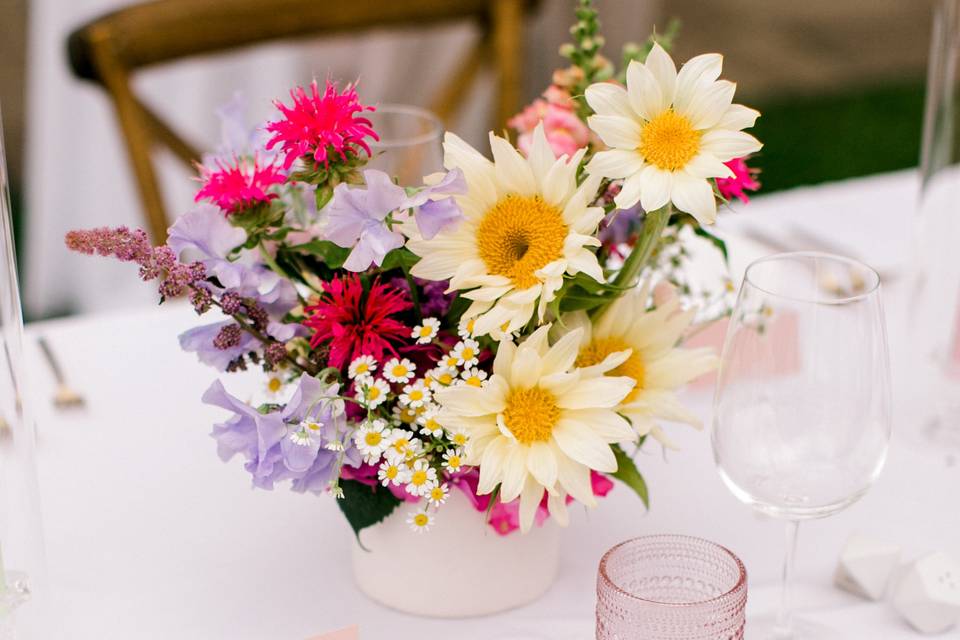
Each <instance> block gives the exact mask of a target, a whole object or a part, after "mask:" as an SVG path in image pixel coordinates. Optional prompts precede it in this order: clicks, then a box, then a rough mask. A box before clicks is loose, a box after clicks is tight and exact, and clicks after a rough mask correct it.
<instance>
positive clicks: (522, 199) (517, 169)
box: [403, 125, 603, 336]
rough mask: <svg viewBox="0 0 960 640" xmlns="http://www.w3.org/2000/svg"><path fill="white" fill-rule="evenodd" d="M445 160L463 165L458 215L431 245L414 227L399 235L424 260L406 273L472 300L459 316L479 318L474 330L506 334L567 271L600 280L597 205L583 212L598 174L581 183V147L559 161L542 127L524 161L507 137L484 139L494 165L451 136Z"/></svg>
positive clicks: (542, 305)
mask: <svg viewBox="0 0 960 640" xmlns="http://www.w3.org/2000/svg"><path fill="white" fill-rule="evenodd" d="M443 146H444V164H445V166H446V167H447V169H453V168H459V169H460V170H461V171H463V173H464V176H465V177H466V181H467V193H466V194H464V195H458V196H455V198H456V201H457V204H458V205H460V208H461V209H462V211H463V214H464V219H463V220H462V221H461V222H460V223H459V224H458V225H456V226H454V227H453V228H446V229H444V230H443V231H441V232H440V233H439V234H438V235H436V236H434V237H433V238H431V239H430V240H427V239H425V238H423V237H422V236H421V235H420V232H419V230H418V229H417V226H416V225H415V224H413V223H412V222H408V223H407V224H405V225H404V227H403V231H404V233H405V234H407V236H409V238H410V240H409V241H408V242H407V247H409V249H410V250H411V251H413V253H415V254H417V255H418V256H420V257H421V259H420V261H419V262H418V263H417V264H416V265H414V267H413V269H412V270H411V272H412V274H413V275H414V276H417V277H419V278H426V279H427V280H447V279H449V280H450V290H451V291H453V290H464V291H465V293H462V294H461V295H462V296H464V297H465V298H468V299H470V300H472V301H473V304H472V305H471V306H470V308H469V309H468V310H467V311H466V312H465V313H464V318H466V319H470V318H476V320H475V322H474V328H473V334H474V335H475V336H481V335H485V334H488V333H495V334H497V335H501V334H509V333H510V332H512V331H516V330H517V329H520V328H521V327H523V326H524V325H526V324H527V322H528V321H529V320H530V318H531V317H533V314H534V313H535V312H536V313H537V314H538V317H539V319H540V320H541V321H542V320H543V316H544V312H545V311H546V308H547V304H548V303H549V302H550V301H551V300H553V299H554V297H555V295H556V291H557V289H559V288H560V286H561V285H562V284H563V274H565V273H567V274H570V275H575V274H577V273H580V272H583V273H585V274H587V275H588V276H590V277H591V278H594V279H596V280H602V279H603V272H602V270H601V268H600V264H599V263H598V262H597V257H596V255H595V254H594V252H593V251H591V250H590V248H589V247H596V246H599V245H600V241H599V240H597V239H596V238H595V237H594V236H593V235H592V234H593V233H594V232H595V231H596V228H597V225H598V224H599V223H600V221H601V220H602V219H603V209H602V208H600V207H591V206H589V204H590V201H591V200H592V199H593V197H594V196H595V195H596V191H597V187H598V186H599V182H600V178H599V176H597V177H593V178H588V179H587V180H586V181H585V182H584V183H583V184H582V185H580V186H579V187H577V167H578V166H579V165H580V162H581V160H582V159H583V154H584V153H585V150H584V149H581V150H580V151H578V152H577V153H576V154H574V156H573V157H572V158H568V157H567V156H565V155H563V156H560V158H556V157H555V156H554V154H553V151H551V149H550V145H549V144H548V143H547V139H546V136H545V135H544V133H543V126H542V125H539V126H538V127H537V128H536V130H535V131H534V134H533V146H532V148H531V150H530V156H529V158H524V157H523V156H522V155H520V153H519V152H518V151H517V150H516V149H514V148H513V146H511V144H510V143H509V142H507V141H506V140H504V139H503V138H499V137H497V136H495V135H493V134H492V133H491V134H490V146H491V148H492V149H493V157H494V162H490V161H489V160H487V159H486V158H485V157H483V156H482V155H481V154H480V153H478V152H477V151H476V150H475V149H473V148H472V147H471V146H470V145H468V144H467V143H466V142H464V141H463V140H461V139H460V138H458V137H457V136H456V135H454V134H452V133H447V134H446V136H445V138H444V143H443Z"/></svg>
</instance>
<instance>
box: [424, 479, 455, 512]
mask: <svg viewBox="0 0 960 640" xmlns="http://www.w3.org/2000/svg"><path fill="white" fill-rule="evenodd" d="M449 494H450V488H449V487H448V486H447V484H446V483H444V484H438V485H434V487H433V488H432V489H430V493H428V494H427V496H426V497H427V500H429V501H430V504H431V505H432V506H434V507H439V506H440V505H442V504H443V503H444V502H446V501H447V496H448V495H449Z"/></svg>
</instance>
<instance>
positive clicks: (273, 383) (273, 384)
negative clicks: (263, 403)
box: [267, 378, 283, 393]
mask: <svg viewBox="0 0 960 640" xmlns="http://www.w3.org/2000/svg"><path fill="white" fill-rule="evenodd" d="M281 387H283V382H282V381H281V380H280V378H270V381H269V382H268V383H267V389H269V390H270V393H276V392H277V391H280V388H281Z"/></svg>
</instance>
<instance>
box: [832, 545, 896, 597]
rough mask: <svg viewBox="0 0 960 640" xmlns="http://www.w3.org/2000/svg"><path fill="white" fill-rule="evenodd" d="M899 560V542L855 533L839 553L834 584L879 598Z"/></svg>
mask: <svg viewBox="0 0 960 640" xmlns="http://www.w3.org/2000/svg"><path fill="white" fill-rule="evenodd" d="M899 562H900V547H898V546H897V545H895V544H889V543H887V542H883V541H880V540H875V539H873V538H868V537H866V536H861V535H854V536H852V537H851V538H850V539H849V540H847V544H846V545H844V547H843V551H841V552H840V561H839V563H838V564H837V571H836V573H835V574H834V583H835V584H836V585H837V586H838V587H840V588H841V589H843V590H845V591H849V592H850V593H854V594H856V595H858V596H861V597H863V598H869V599H870V600H880V599H882V598H883V596H884V594H885V593H886V591H887V585H888V584H889V583H890V578H891V577H892V576H893V574H894V572H895V571H896V569H897V565H898V564H899Z"/></svg>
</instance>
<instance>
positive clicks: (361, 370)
mask: <svg viewBox="0 0 960 640" xmlns="http://www.w3.org/2000/svg"><path fill="white" fill-rule="evenodd" d="M356 371H357V375H358V376H360V375H363V374H365V373H367V372H368V371H370V365H368V364H367V363H366V362H361V363H360V364H358V365H357V369H356Z"/></svg>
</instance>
